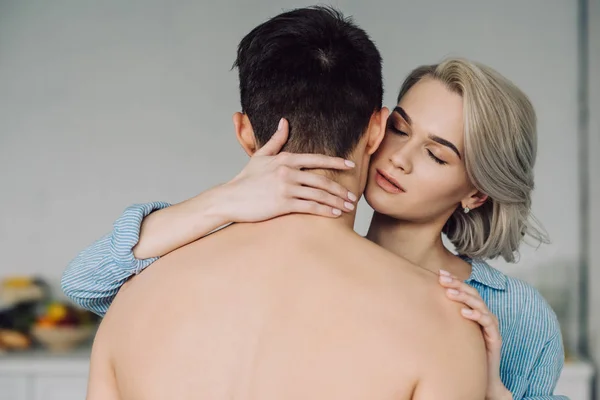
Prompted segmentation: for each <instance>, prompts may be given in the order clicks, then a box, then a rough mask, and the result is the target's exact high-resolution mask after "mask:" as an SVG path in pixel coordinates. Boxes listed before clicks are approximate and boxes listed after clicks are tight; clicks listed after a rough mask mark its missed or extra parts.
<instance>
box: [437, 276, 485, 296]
mask: <svg viewBox="0 0 600 400" xmlns="http://www.w3.org/2000/svg"><path fill="white" fill-rule="evenodd" d="M439 281H440V284H441V285H442V286H443V287H445V288H453V289H457V290H460V291H461V292H467V293H469V294H470V295H473V296H479V292H478V291H477V289H475V288H474V287H472V286H470V285H467V284H466V283H464V282H463V281H461V280H460V279H456V278H453V277H451V276H446V275H440V277H439Z"/></svg>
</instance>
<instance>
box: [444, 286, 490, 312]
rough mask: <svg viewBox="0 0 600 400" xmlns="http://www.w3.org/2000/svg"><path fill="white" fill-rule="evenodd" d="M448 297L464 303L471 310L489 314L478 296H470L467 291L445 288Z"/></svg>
mask: <svg viewBox="0 0 600 400" xmlns="http://www.w3.org/2000/svg"><path fill="white" fill-rule="evenodd" d="M446 293H447V295H448V297H449V298H450V299H452V300H454V301H458V302H461V303H463V304H466V305H467V306H469V307H470V308H472V309H473V310H476V311H479V312H480V313H482V314H490V311H489V310H488V308H487V306H486V305H485V303H484V302H483V300H481V298H480V297H475V296H471V295H470V294H468V293H465V292H460V291H458V290H456V289H446Z"/></svg>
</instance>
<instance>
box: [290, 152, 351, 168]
mask: <svg viewBox="0 0 600 400" xmlns="http://www.w3.org/2000/svg"><path fill="white" fill-rule="evenodd" d="M284 162H285V163H286V165H287V166H289V167H292V168H298V169H300V168H308V169H317V168H318V169H337V170H348V169H352V168H354V167H355V165H354V162H352V161H350V160H346V159H344V158H341V157H330V156H326V155H324V154H291V153H289V154H286V158H285V160H284Z"/></svg>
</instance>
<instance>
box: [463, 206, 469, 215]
mask: <svg viewBox="0 0 600 400" xmlns="http://www.w3.org/2000/svg"><path fill="white" fill-rule="evenodd" d="M463 211H464V212H465V214H468V213H469V211H471V209H470V208H469V207H465V208H463Z"/></svg>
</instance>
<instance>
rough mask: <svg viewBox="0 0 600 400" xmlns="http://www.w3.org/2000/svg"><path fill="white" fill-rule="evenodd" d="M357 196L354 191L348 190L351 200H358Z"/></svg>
mask: <svg viewBox="0 0 600 400" xmlns="http://www.w3.org/2000/svg"><path fill="white" fill-rule="evenodd" d="M356 199H357V197H356V195H355V194H354V193H352V192H348V200H350V201H356Z"/></svg>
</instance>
